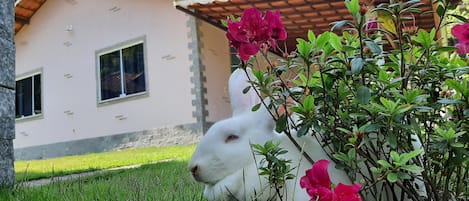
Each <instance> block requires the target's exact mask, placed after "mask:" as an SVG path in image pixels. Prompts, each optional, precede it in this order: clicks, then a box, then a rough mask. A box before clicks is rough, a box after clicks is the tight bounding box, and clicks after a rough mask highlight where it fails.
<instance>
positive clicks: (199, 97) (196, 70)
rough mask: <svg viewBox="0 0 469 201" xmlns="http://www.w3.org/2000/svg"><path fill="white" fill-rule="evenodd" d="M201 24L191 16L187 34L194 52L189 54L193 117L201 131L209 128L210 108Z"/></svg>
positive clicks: (189, 45)
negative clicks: (202, 58)
mask: <svg viewBox="0 0 469 201" xmlns="http://www.w3.org/2000/svg"><path fill="white" fill-rule="evenodd" d="M199 24H200V21H199V20H198V19H196V18H195V17H193V16H189V20H188V21H187V26H188V27H189V29H190V31H189V33H187V36H188V38H189V39H190V43H189V44H188V47H189V48H190V49H191V50H192V53H191V54H190V55H189V60H191V61H192V66H191V67H190V70H191V72H192V73H193V76H192V77H191V83H192V84H193V88H192V89H191V94H193V95H194V97H195V99H194V100H192V105H193V106H194V107H195V111H193V112H192V117H194V118H196V120H197V124H198V125H199V126H200V131H201V132H205V131H206V130H207V128H208V127H207V116H208V110H207V108H206V105H207V103H208V100H207V98H206V94H207V88H206V87H205V82H206V80H207V78H206V77H205V75H204V74H205V66H204V64H203V63H202V60H201V57H200V52H201V49H202V47H203V44H202V42H201V40H200V38H201V37H202V35H201V34H202V33H201V32H200V31H199Z"/></svg>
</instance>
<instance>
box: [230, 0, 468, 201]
mask: <svg viewBox="0 0 469 201" xmlns="http://www.w3.org/2000/svg"><path fill="white" fill-rule="evenodd" d="M458 3H459V1H455V0H436V1H434V2H433V4H434V6H433V7H434V8H435V11H434V12H426V13H423V12H422V11H421V10H420V9H419V7H420V6H421V5H422V3H420V2H419V1H418V0H412V1H406V2H403V1H395V0H391V1H390V3H382V4H380V5H378V6H376V7H373V6H372V5H367V4H365V3H363V4H361V3H360V2H358V0H346V1H345V5H346V7H347V8H348V10H349V11H350V13H351V14H352V16H353V20H344V21H339V22H336V23H334V24H332V25H331V31H330V32H325V33H320V34H315V33H314V32H313V31H309V32H308V33H305V38H306V39H301V38H298V39H297V45H296V47H297V48H296V50H285V49H283V48H278V46H282V45H278V43H279V42H278V40H285V39H286V38H287V33H286V32H285V29H284V28H283V25H282V22H281V20H280V13H279V12H269V11H268V12H266V14H265V15H262V13H261V12H260V11H258V10H257V9H254V8H253V9H248V10H246V11H245V12H244V13H243V16H242V17H241V18H240V19H235V18H231V19H228V20H227V21H226V25H227V27H228V33H227V37H228V39H229V40H230V44H231V46H232V47H234V48H236V49H237V51H238V55H239V57H240V59H241V63H240V64H239V66H238V67H240V68H244V69H246V68H247V67H254V66H255V65H256V64H257V65H259V62H258V61H259V60H266V61H267V62H266V63H267V64H266V65H265V66H262V67H261V68H258V69H265V70H254V75H255V79H254V78H253V79H252V80H251V83H252V87H248V88H246V89H245V91H247V90H256V92H257V94H258V95H259V96H260V97H262V98H267V97H268V98H269V99H270V100H271V101H269V102H266V101H264V102H262V103H260V104H259V105H256V106H254V107H253V110H257V109H259V107H262V106H263V107H267V108H269V111H270V112H271V114H272V118H273V119H274V120H275V121H276V131H278V132H284V133H286V134H287V135H290V136H291V135H298V136H303V137H313V138H316V139H317V140H318V141H319V142H320V143H321V144H322V146H323V148H324V149H325V150H326V152H327V153H328V154H329V155H330V158H331V159H333V160H334V162H335V163H336V164H337V168H340V169H343V170H345V171H346V172H347V173H348V175H349V177H350V179H351V180H352V181H353V182H354V183H356V184H357V185H361V188H360V187H359V186H357V188H360V191H359V193H360V194H361V195H362V197H364V198H365V197H366V198H367V200H370V199H372V198H373V199H374V200H383V199H384V200H386V199H392V200H402V199H404V198H407V199H410V200H465V199H467V198H468V197H469V152H468V150H469V134H468V131H469V82H468V80H469V75H468V72H469V67H468V60H467V59H465V58H464V57H465V56H466V55H467V54H468V53H469V23H468V22H467V18H466V17H464V16H458V15H455V14H451V15H452V16H451V17H452V18H451V19H455V21H449V20H447V17H448V15H449V14H448V12H449V11H451V10H454V9H455V8H456V7H457V6H458ZM424 14H430V15H432V14H433V15H435V16H436V18H438V22H439V23H437V24H436V25H435V28H433V29H431V30H424V29H420V28H419V27H418V26H416V25H415V24H416V23H415V16H419V15H424ZM443 26H452V27H453V28H452V34H453V36H454V37H455V38H456V39H457V43H456V45H455V46H447V45H444V44H442V42H441V41H440V38H439V36H438V35H439V32H440V30H441V29H442V28H443ZM268 50H272V51H273V52H275V53H277V54H278V55H281V56H278V57H273V56H269V53H268ZM264 67H265V68H264ZM292 116H295V117H298V118H299V121H293V120H292V118H293V117H292ZM324 163H325V162H321V163H320V164H322V165H320V166H324ZM326 166H327V165H326ZM313 169H314V167H313ZM307 174H308V173H307ZM304 180H305V181H306V180H307V179H304ZM302 181H303V179H302ZM318 182H319V183H318V184H319V186H320V185H321V184H325V185H324V186H325V189H326V191H325V192H327V195H329V196H333V195H334V193H335V191H336V190H337V188H338V189H339V191H340V188H339V186H340V185H338V186H337V187H336V190H332V189H331V188H330V184H329V183H330V181H327V180H326V181H318ZM323 182H325V183H323ZM311 185H312V184H311ZM311 185H310V186H311ZM304 187H306V189H308V185H307V184H304ZM308 193H309V191H308ZM310 195H311V196H312V200H316V199H319V200H322V199H321V196H324V195H323V194H314V195H313V194H310ZM315 196H316V197H315ZM318 196H319V197H318ZM325 200H333V199H325Z"/></svg>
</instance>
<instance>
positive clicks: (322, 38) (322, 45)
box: [316, 32, 330, 49]
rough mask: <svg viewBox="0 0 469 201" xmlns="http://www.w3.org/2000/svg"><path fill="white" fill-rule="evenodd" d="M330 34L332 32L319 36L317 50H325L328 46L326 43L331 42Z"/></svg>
mask: <svg viewBox="0 0 469 201" xmlns="http://www.w3.org/2000/svg"><path fill="white" fill-rule="evenodd" d="M329 33H330V32H324V33H322V34H320V35H319V36H318V38H317V39H316V48H317V49H324V48H325V46H326V43H327V42H328V41H329Z"/></svg>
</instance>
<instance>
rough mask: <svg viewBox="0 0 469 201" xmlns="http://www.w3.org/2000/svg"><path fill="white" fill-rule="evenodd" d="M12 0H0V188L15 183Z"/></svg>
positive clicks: (13, 10) (13, 11)
mask: <svg viewBox="0 0 469 201" xmlns="http://www.w3.org/2000/svg"><path fill="white" fill-rule="evenodd" d="M14 5H15V1H14V0H0V187H5V186H11V185H13V184H14V183H15V171H14V168H13V167H14V166H13V162H14V156H13V139H14V138H15V44H14V34H15V33H14V23H15V20H14V19H15V6H14Z"/></svg>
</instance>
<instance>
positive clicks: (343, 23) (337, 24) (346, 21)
mask: <svg viewBox="0 0 469 201" xmlns="http://www.w3.org/2000/svg"><path fill="white" fill-rule="evenodd" d="M348 23H350V20H341V21H338V22H335V23H334V26H333V27H332V28H331V31H338V30H339V29H340V28H342V27H343V26H344V25H346V24H348Z"/></svg>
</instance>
